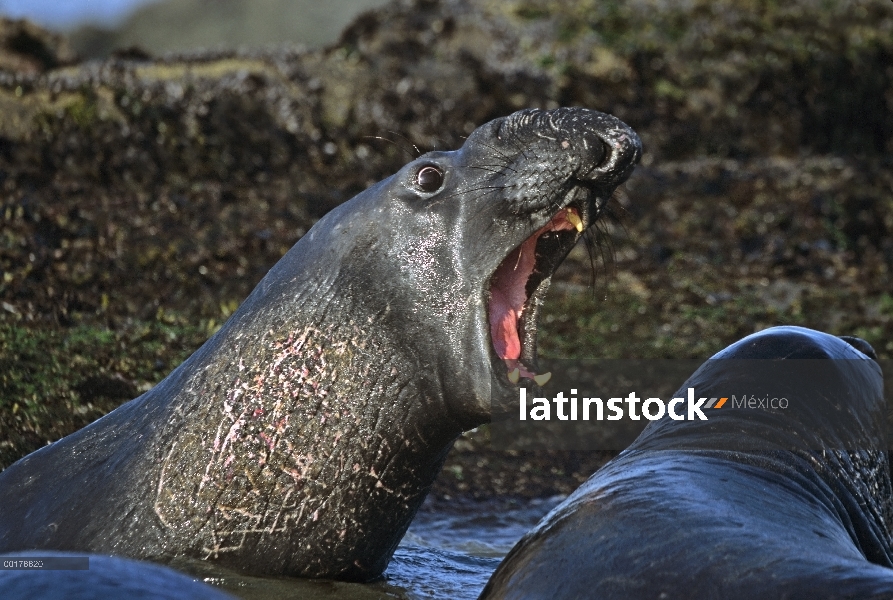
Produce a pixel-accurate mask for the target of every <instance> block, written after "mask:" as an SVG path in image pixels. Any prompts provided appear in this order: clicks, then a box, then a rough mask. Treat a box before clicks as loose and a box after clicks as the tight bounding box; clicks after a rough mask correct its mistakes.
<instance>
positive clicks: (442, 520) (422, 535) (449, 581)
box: [172, 497, 563, 600]
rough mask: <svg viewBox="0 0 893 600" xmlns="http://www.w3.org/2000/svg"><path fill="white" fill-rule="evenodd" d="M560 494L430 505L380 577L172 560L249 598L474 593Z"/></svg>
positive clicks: (422, 597) (449, 598)
mask: <svg viewBox="0 0 893 600" xmlns="http://www.w3.org/2000/svg"><path fill="white" fill-rule="evenodd" d="M562 499H563V498H561V497H554V498H548V499H542V500H523V501H518V500H490V501H470V500H462V501H460V500H456V501H454V502H451V503H446V502H443V501H441V502H439V503H438V504H437V506H434V505H432V504H426V505H425V506H424V507H423V508H422V510H421V511H419V514H418V515H417V516H416V518H415V520H414V521H413V523H412V525H411V526H410V528H409V531H408V532H407V533H406V536H405V537H404V538H403V541H401V542H400V546H399V547H398V548H397V551H396V552H395V553H394V557H393V558H392V559H391V563H390V565H388V569H387V571H386V572H385V575H384V578H383V580H380V581H377V582H374V583H368V584H356V583H341V582H331V581H314V580H302V579H287V578H268V577H246V576H242V575H238V574H236V573H232V572H228V571H225V570H221V569H218V568H216V567H214V566H212V565H209V564H208V563H203V562H199V561H196V562H189V563H181V564H176V565H172V566H175V567H178V568H180V569H181V570H184V571H188V572H191V573H193V574H194V575H196V576H198V577H199V578H200V579H204V580H205V581H207V582H208V583H211V584H214V585H216V586H218V587H220V588H221V589H224V590H226V591H228V592H230V593H232V594H235V595H236V596H238V597H240V598H245V599H247V600H259V599H262V598H263V599H266V598H277V599H283V600H287V599H290V598H295V599H297V598H306V599H316V598H327V599H338V600H354V599H356V600H360V599H367V598H369V599H371V598H405V599H412V600H464V599H473V598H477V597H478V594H480V592H481V590H482V589H483V587H484V585H485V584H486V583H487V580H488V579H489V578H490V575H491V574H492V573H493V571H494V569H496V566H497V565H498V564H499V561H500V560H502V557H503V556H505V554H506V553H507V552H508V551H509V550H510V549H511V548H512V546H514V544H515V542H517V541H518V540H519V539H520V538H521V536H522V535H524V534H525V533H526V532H527V531H528V530H529V529H530V528H531V527H533V526H534V525H535V524H536V523H537V522H538V521H539V520H540V519H541V518H542V517H543V516H544V515H545V514H546V513H547V512H549V511H550V510H551V509H552V508H553V507H555V506H556V505H557V504H558V503H559V502H560V501H561V500H562Z"/></svg>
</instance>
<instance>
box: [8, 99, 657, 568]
mask: <svg viewBox="0 0 893 600" xmlns="http://www.w3.org/2000/svg"><path fill="white" fill-rule="evenodd" d="M640 153H641V145H640V142H639V139H638V137H637V136H636V134H635V133H634V132H633V131H632V129H630V128H629V127H628V126H626V125H625V124H623V123H622V122H620V121H619V120H618V119H616V118H614V117H611V116H609V115H605V114H602V113H599V112H596V111H592V110H587V109H582V108H560V109H555V110H551V111H541V110H525V111H521V112H518V113H515V114H513V115H511V116H508V117H505V118H500V119H496V120H495V121H492V122H490V123H487V124H486V125H484V126H482V127H480V128H478V129H477V130H475V131H474V132H473V133H472V134H471V135H470V136H469V137H468V139H467V141H466V142H465V144H464V145H463V146H462V148H461V149H459V150H457V151H453V152H430V153H428V154H425V155H423V156H420V157H419V158H417V159H415V160H414V161H412V162H411V163H409V164H407V165H406V166H405V167H403V168H402V169H401V170H400V171H399V172H398V173H396V174H395V175H393V176H391V177H389V178H388V179H385V180H384V181H382V182H380V183H378V184H376V185H373V186H372V187H370V188H369V189H367V190H366V191H364V192H362V193H361V194H359V195H358V196H356V197H355V198H353V199H352V200H350V201H348V202H346V203H345V204H343V205H341V206H339V207H338V208H336V209H334V210H333V211H331V212H330V213H329V214H327V215H326V216H325V217H324V218H322V219H321V220H320V221H319V222H318V223H317V224H316V225H315V226H314V227H313V228H312V229H311V230H310V231H309V232H307V234H306V235H305V236H304V237H302V238H301V239H300V240H299V241H298V242H297V244H295V246H294V247H293V248H292V249H291V250H290V251H289V252H288V253H287V254H286V255H285V256H284V257H283V258H282V259H281V260H280V261H279V262H278V263H277V264H276V265H275V266H274V267H273V268H272V269H271V270H270V272H269V273H268V274H267V275H266V277H264V279H263V280H262V281H261V282H260V284H258V286H257V288H256V289H255V290H254V291H253V292H252V293H251V295H250V296H249V297H248V299H247V300H246V301H245V302H244V303H243V304H242V306H241V307H240V308H239V309H238V310H237V311H236V313H235V314H234V315H233V316H232V317H231V318H230V320H229V321H228V322H227V323H226V324H225V325H224V326H223V328H222V329H221V330H220V331H219V332H218V333H217V334H215V335H214V336H213V337H212V338H211V339H210V340H208V342H207V343H205V344H204V345H203V346H202V347H201V348H200V349H199V350H198V351H196V352H195V354H193V355H192V356H191V357H190V358H189V359H188V360H187V361H186V362H184V363H183V364H182V365H180V366H179V367H178V368H177V369H176V370H174V371H173V372H172V373H171V374H170V375H169V376H168V377H167V378H166V379H165V380H164V381H162V382H161V383H159V384H158V385H157V386H156V387H155V388H153V389H152V390H150V391H149V392H147V393H145V394H144V395H142V396H140V397H139V398H137V399H135V400H133V401H131V402H129V403H127V404H125V405H123V406H121V407H120V408H118V409H117V410H115V411H113V412H111V413H110V414H108V415H106V416H105V417H103V418H101V419H99V420H98V421H96V422H94V423H92V424H91V425H89V426H87V427H85V428H84V429H82V430H80V431H78V432H76V433H74V434H72V435H70V436H68V437H66V438H64V439H62V440H60V441H58V442H55V443H54V444H52V445H51V446H48V447H45V448H42V449H41V450H38V451H37V452H34V453H33V454H31V455H29V456H27V457H25V458H23V459H22V460H20V461H19V462H17V463H15V464H14V465H12V466H11V467H9V468H8V469H6V470H5V471H3V472H2V473H0V507H2V510H0V552H11V551H17V550H24V549H56V550H69V551H79V552H95V553H111V554H118V555H124V556H128V557H133V558H142V559H150V560H156V561H162V562H163V561H165V560H167V559H169V558H170V557H173V556H186V557H193V558H203V559H207V560H212V561H217V562H219V563H222V564H223V565H225V566H228V567H230V568H234V569H238V570H241V571H243V572H248V573H253V574H277V575H293V576H304V577H322V578H335V579H343V580H360V581H362V580H368V579H371V578H374V577H376V576H378V575H380V574H381V573H382V572H383V571H384V569H385V567H386V566H387V563H388V560H389V559H390V557H391V555H392V554H393V552H394V550H395V548H396V547H397V544H398V543H399V541H400V539H401V538H402V537H403V534H404V532H405V531H406V529H407V527H408V526H409V523H410V521H411V520H412V517H413V515H414V514H415V512H416V510H417V509H418V507H419V505H420V504H421V502H422V500H423V499H424V497H425V495H426V494H427V492H428V489H429V488H430V486H431V484H432V482H433V481H434V479H435V477H436V475H437V473H438V471H439V469H440V466H441V464H442V463H443V460H444V457H445V456H446V454H447V452H448V451H449V449H450V447H451V445H452V442H453V440H454V439H455V438H456V437H457V436H458V435H459V434H460V433H461V432H462V431H463V430H465V429H469V428H471V427H474V426H476V425H479V424H481V423H483V422H485V421H487V420H488V418H489V413H490V404H491V401H492V400H497V401H503V400H505V399H507V398H512V397H513V396H514V395H516V394H517V388H516V386H515V384H513V383H512V380H515V381H517V379H518V378H520V377H532V376H534V375H535V364H534V363H535V342H536V315H537V309H538V304H539V303H540V302H541V300H542V296H543V294H544V292H545V289H546V287H547V285H548V281H549V277H550V275H551V273H552V272H553V271H554V269H555V268H556V267H557V265H558V264H559V263H560V262H561V260H562V259H563V258H564V257H565V256H566V255H567V253H568V252H569V251H570V250H571V248H572V247H573V246H574V244H575V243H576V241H577V240H578V238H579V236H580V235H581V232H582V231H584V230H585V227H587V226H589V225H590V224H592V223H593V222H594V221H595V220H596V219H597V218H598V216H599V214H600V211H602V210H603V209H604V207H605V205H606V203H607V202H608V199H609V198H610V195H611V193H612V192H613V191H614V189H615V188H616V186H618V185H619V184H620V183H622V182H623V181H624V180H625V179H626V177H627V176H628V175H629V173H630V172H631V170H632V169H633V166H634V165H635V163H636V161H637V160H638V158H639V156H640Z"/></svg>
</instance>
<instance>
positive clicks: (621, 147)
mask: <svg viewBox="0 0 893 600" xmlns="http://www.w3.org/2000/svg"><path fill="white" fill-rule="evenodd" d="M498 137H499V138H500V139H505V140H509V141H515V142H516V143H517V142H521V143H523V144H526V145H530V146H533V147H536V148H537V149H538V150H539V151H540V152H542V153H544V154H554V155H555V157H556V158H559V159H564V161H566V162H568V163H571V165H570V166H572V167H573V169H574V172H573V173H568V175H570V176H571V177H573V178H575V179H576V180H578V181H580V182H581V183H589V184H597V185H599V186H604V187H611V188H613V187H616V186H618V185H620V184H621V183H623V182H624V181H625V180H626V179H627V177H629V175H630V173H632V170H633V168H634V167H635V165H636V164H637V163H638V162H639V159H640V158H641V156H642V141H641V140H640V139H639V136H638V135H637V134H636V132H635V131H633V129H632V128H631V127H630V126H629V125H627V124H626V123H624V122H623V121H621V120H620V119H618V118H617V117H614V116H612V115H608V114H605V113H602V112H598V111H595V110H590V109H588V108H556V109H554V110H538V109H529V110H522V111H519V112H517V113H514V114H513V115H511V116H509V117H506V119H505V121H504V123H503V124H502V125H501V127H500V129H499V133H498Z"/></svg>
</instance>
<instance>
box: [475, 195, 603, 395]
mask: <svg viewBox="0 0 893 600" xmlns="http://www.w3.org/2000/svg"><path fill="white" fill-rule="evenodd" d="M585 225H586V223H584V221H583V217H582V216H581V212H580V210H579V209H578V208H576V207H574V206H568V207H566V208H563V209H561V210H560V211H558V213H557V214H556V215H555V216H554V217H552V219H551V220H550V221H549V222H548V223H546V224H545V225H544V226H543V227H541V228H540V229H538V230H537V231H536V232H535V233H534V234H533V235H531V236H530V237H529V238H527V240H525V241H524V243H522V244H521V245H520V246H518V247H517V248H515V249H514V250H512V251H511V252H510V253H509V255H508V256H507V257H506V258H505V259H504V260H503V261H502V263H500V265H499V267H497V269H496V271H495V272H494V273H493V276H492V277H491V279H490V303H489V307H488V308H489V311H488V312H489V314H488V317H489V321H490V323H489V324H490V338H491V340H492V342H493V349H494V350H495V351H496V355H497V356H498V357H499V358H500V359H502V361H503V362H504V364H505V367H506V371H507V376H508V379H509V381H511V382H512V383H518V381H519V380H520V379H521V378H524V377H526V378H528V379H532V380H533V381H534V382H536V384H537V385H540V386H542V385H545V383H546V382H547V381H549V378H550V377H551V374H550V373H542V374H537V373H536V370H535V369H536V333H537V332H536V329H537V317H538V313H539V308H540V305H541V304H542V301H543V298H544V297H545V294H546V291H547V290H548V288H549V284H550V282H551V277H552V274H553V273H554V272H555V269H556V268H558V265H559V264H560V263H561V261H562V260H564V257H565V256H567V254H568V252H570V251H571V249H572V248H573V246H574V244H576V242H577V240H578V239H579V237H580V235H581V234H582V232H583V230H584V228H585Z"/></svg>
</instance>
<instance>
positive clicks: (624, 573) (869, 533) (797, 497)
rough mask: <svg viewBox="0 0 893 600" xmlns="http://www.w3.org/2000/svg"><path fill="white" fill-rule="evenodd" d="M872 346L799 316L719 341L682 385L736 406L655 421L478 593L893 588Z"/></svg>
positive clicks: (661, 594) (842, 593) (889, 505)
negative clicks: (723, 344) (795, 323)
mask: <svg viewBox="0 0 893 600" xmlns="http://www.w3.org/2000/svg"><path fill="white" fill-rule="evenodd" d="M857 349H858V350H857ZM860 350H861V352H860ZM869 356H871V357H873V356H874V352H873V350H871V347H870V346H869V345H868V344H867V343H865V342H864V341H862V340H858V339H856V338H844V339H841V338H837V337H833V336H830V335H827V334H823V333H819V332H816V331H812V330H808V329H803V328H798V327H778V328H773V329H769V330H766V331H763V332H761V333H758V334H754V335H752V336H750V337H748V338H745V339H744V340H741V341H740V342H738V343H736V344H733V345H732V346H730V347H729V348H727V349H726V350H724V351H722V352H720V353H719V354H718V355H716V356H715V357H714V358H715V359H717V360H710V361H708V362H707V363H705V364H704V365H703V366H702V367H701V368H700V369H698V371H696V372H695V374H694V375H692V377H691V378H689V380H688V381H686V383H684V384H683V386H682V390H681V391H680V392H677V394H676V395H677V396H679V397H683V398H684V397H685V392H686V391H687V389H688V388H693V389H694V390H695V393H696V396H698V397H699V398H700V397H706V398H708V399H709V398H720V397H726V398H729V396H731V395H736V396H737V397H736V398H735V402H734V403H733V402H732V401H731V400H727V402H726V403H725V404H724V405H723V407H722V408H721V409H719V410H717V409H708V410H704V411H703V412H705V413H707V414H706V416H707V417H708V420H706V421H700V420H695V421H688V420H686V421H673V420H671V419H669V418H664V419H662V420H660V421H655V422H653V423H651V424H649V426H648V427H647V428H646V429H645V431H644V432H643V433H642V435H641V436H640V437H639V438H638V439H637V440H636V441H635V442H634V443H633V444H632V445H631V446H630V447H629V448H628V449H627V450H625V451H624V452H623V453H621V454H620V455H619V456H618V457H617V458H616V459H614V460H613V461H612V462H610V463H608V464H607V465H606V466H605V467H603V468H602V469H601V470H599V471H598V472H596V473H595V475H593V476H592V477H591V478H590V479H589V480H588V481H587V482H586V483H584V484H583V485H582V486H581V487H580V488H579V489H578V490H577V491H575V492H574V493H573V494H572V495H571V496H570V497H569V498H568V499H567V500H566V501H565V502H563V503H562V504H561V505H559V506H558V507H556V509H555V510H553V511H552V512H551V513H550V514H549V515H547V516H546V517H545V518H544V519H543V520H542V521H541V522H540V524H539V525H537V527H536V528H534V529H533V530H532V531H531V532H530V533H528V534H527V535H526V536H525V537H524V538H523V539H522V540H521V541H520V542H519V543H518V544H517V545H516V546H515V547H514V548H513V549H512V551H511V552H510V553H509V554H508V556H507V557H506V558H505V560H504V561H503V562H502V563H501V564H500V566H499V567H498V568H497V570H496V572H495V573H494V574H493V576H492V577H491V579H490V582H489V583H488V584H487V587H486V588H485V590H484V593H483V594H482V596H481V597H482V598H487V599H491V598H546V597H550V598H600V599H612V600H617V599H639V598H716V599H751V598H761V599H762V598H804V599H806V598H810V599H813V598H893V568H891V567H893V550H891V524H893V497H891V485H890V476H889V464H888V461H887V454H886V448H887V446H886V440H885V415H886V407H885V403H884V398H883V389H882V388H883V381H882V378H881V372H880V367H879V366H878V364H877V362H875V361H874V360H871V358H869ZM737 359H746V360H737ZM753 359H766V360H753ZM781 359H785V360H781ZM792 359H804V360H792ZM807 359H808V360H807ZM816 359H818V360H816ZM832 359H833V360H832ZM745 392H747V393H748V394H750V395H751V396H748V397H747V398H746V400H747V401H746V402H745V401H744V400H745V399H744V398H742V397H741V394H742V393H745ZM767 398H768V400H767V401H765V402H763V401H762V400H765V399H767ZM781 398H784V402H781ZM773 399H776V400H777V401H776V402H772V400H773ZM717 404H718V403H717Z"/></svg>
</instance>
